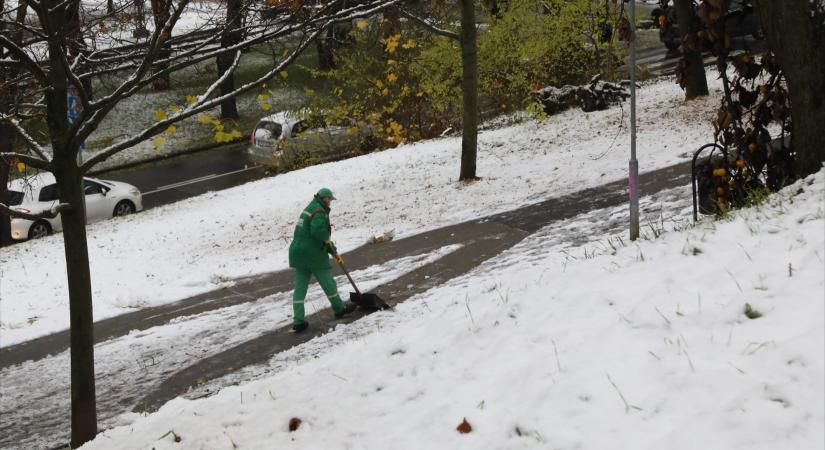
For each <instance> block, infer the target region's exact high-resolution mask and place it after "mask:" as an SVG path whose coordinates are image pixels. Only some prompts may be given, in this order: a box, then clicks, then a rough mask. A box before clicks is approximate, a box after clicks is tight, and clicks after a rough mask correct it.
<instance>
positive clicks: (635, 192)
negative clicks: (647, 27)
mask: <svg viewBox="0 0 825 450" xmlns="http://www.w3.org/2000/svg"><path fill="white" fill-rule="evenodd" d="M629 16H630V17H628V21H629V22H630V32H631V40H630V173H629V176H628V183H627V184H628V191H629V194H630V240H631V241H635V240H636V239H637V238H638V237H639V189H638V188H639V162H638V161H636V0H630V12H629Z"/></svg>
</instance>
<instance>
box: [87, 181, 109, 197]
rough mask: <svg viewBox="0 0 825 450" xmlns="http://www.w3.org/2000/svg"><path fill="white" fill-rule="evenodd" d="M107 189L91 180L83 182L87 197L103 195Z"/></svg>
mask: <svg viewBox="0 0 825 450" xmlns="http://www.w3.org/2000/svg"><path fill="white" fill-rule="evenodd" d="M105 190H106V189H105V188H104V187H103V186H101V185H100V184H99V183H95V182H94V181H91V180H83V192H84V193H85V194H86V195H94V194H102V193H103V192H105Z"/></svg>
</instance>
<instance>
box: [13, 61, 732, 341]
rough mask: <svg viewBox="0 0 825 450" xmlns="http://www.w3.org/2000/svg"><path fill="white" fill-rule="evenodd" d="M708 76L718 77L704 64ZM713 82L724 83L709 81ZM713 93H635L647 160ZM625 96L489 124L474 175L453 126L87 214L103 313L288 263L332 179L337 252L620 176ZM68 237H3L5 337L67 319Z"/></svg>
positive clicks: (683, 146)
mask: <svg viewBox="0 0 825 450" xmlns="http://www.w3.org/2000/svg"><path fill="white" fill-rule="evenodd" d="M708 78H709V79H710V80H714V79H715V77H713V76H712V74H711V75H709V77H708ZM712 89H714V90H715V91H716V92H717V93H718V90H719V89H720V87H719V83H718V82H714V83H712ZM716 98H718V97H715V96H713V95H712V96H711V97H709V98H707V99H704V100H700V101H694V102H690V103H685V102H684V101H683V93H682V91H681V90H680V89H679V87H678V86H676V85H675V84H674V83H673V81H672V79H663V80H661V81H659V82H656V83H652V84H649V85H647V86H645V87H644V88H643V89H641V90H640V91H639V100H638V117H639V128H638V144H637V145H638V155H639V160H640V166H641V170H642V171H648V170H653V169H655V168H659V167H664V166H668V165H671V164H674V163H677V162H680V161H685V160H687V154H688V153H689V152H690V151H692V150H693V149H695V148H696V147H698V146H699V145H700V144H701V143H704V142H706V141H707V140H708V139H709V137H710V136H712V127H711V125H710V118H711V117H712V111H713V110H714V109H715V107H716V100H715V99H716ZM627 116H628V114H627V105H626V104H625V105H622V106H621V107H614V108H611V109H609V110H607V111H600V112H594V113H583V112H581V111H575V110H571V111H567V112H565V113H562V114H559V115H556V116H553V117H550V118H549V119H547V120H546V121H543V122H537V121H528V122H526V123H522V124H519V125H515V126H511V127H506V128H501V129H495V130H488V131H485V132H483V133H481V134H480V138H479V156H478V174H479V176H481V177H482V179H481V180H480V181H478V182H476V183H472V184H466V185H465V184H462V183H459V182H457V181H456V179H457V176H458V169H459V167H458V165H459V155H460V151H461V150H460V149H461V142H460V139H459V138H444V139H437V140H433V141H427V142H422V143H417V144H411V145H406V146H403V147H399V148H396V149H393V150H389V151H385V152H380V153H374V154H370V155H366V156H362V157H359V158H353V159H350V160H346V161H340V162H337V163H332V164H324V165H319V166H314V167H309V168H306V169H303V170H299V171H295V172H291V173H287V174H284V175H280V176H277V177H273V178H268V179H264V180H260V181H257V182H253V183H248V184H246V185H243V186H239V187H236V188H233V189H228V190H225V191H220V192H214V193H210V194H206V195H202V196H199V197H196V198H192V199H189V200H185V201H182V202H178V203H175V204H172V205H168V206H164V207H160V208H156V209H152V210H150V211H147V212H145V213H141V214H138V215H134V216H131V217H125V218H117V219H114V220H109V221H105V222H100V223H97V224H94V225H91V226H89V228H88V240H89V251H90V258H91V273H92V285H93V293H94V299H95V304H94V308H95V318H96V319H102V318H105V317H111V316H115V315H118V314H121V313H124V312H128V311H131V310H134V309H136V308H144V307H147V306H152V305H158V304H163V303H168V302H171V301H175V300H179V299H182V298H186V297H188V296H191V295H195V294H198V293H201V292H206V291H209V290H212V289H215V288H217V287H218V286H220V284H221V283H222V282H223V280H226V279H227V278H229V279H231V278H234V277H239V276H244V275H252V274H257V273H263V272H268V271H272V270H277V269H282V268H285V267H286V265H287V258H286V248H287V246H288V244H289V241H290V239H291V237H292V231H293V227H294V221H295V219H296V218H297V214H298V212H300V210H301V209H302V208H303V207H304V206H305V204H306V203H307V202H308V201H309V200H310V199H311V198H312V195H313V193H314V192H316V191H317V190H318V189H319V188H321V187H324V186H326V187H330V188H332V189H333V191H334V192H335V194H336V196H337V197H338V198H339V200H338V201H337V202H336V203H335V204H333V213H332V221H333V224H334V226H335V231H334V238H335V240H336V242H337V243H338V244H339V245H338V247H339V248H341V249H342V250H346V249H351V248H354V247H356V246H358V245H360V244H362V243H364V242H365V241H366V240H367V238H368V237H369V236H372V235H374V234H377V233H381V232H383V231H385V230H387V229H395V232H396V236H399V237H403V236H408V235H410V234H414V233H418V232H422V231H425V230H429V229H434V228H437V227H440V226H444V225H448V224H452V223H458V222H461V221H464V220H467V219H471V218H475V217H483V216H485V215H489V214H493V213H496V212H502V211H507V210H510V209H514V208H517V207H519V206H521V205H526V204H531V203H534V202H538V201H541V200H544V199H547V198H550V197H555V196H560V195H564V194H566V193H570V192H575V191H579V190H581V189H584V188H587V187H591V186H595V185H600V184H602V183H605V182H609V181H613V180H617V179H621V178H622V177H625V176H626V173H627V159H628V148H627V147H628V145H627V140H626V138H625V136H627ZM65 273H66V272H65V260H64V256H63V242H62V236H61V235H59V234H58V235H54V236H50V237H47V238H45V239H40V240H37V241H32V242H27V243H23V244H21V245H15V246H12V247H8V248H3V249H0V345H2V346H8V345H12V344H15V343H19V342H22V341H25V340H28V339H32V338H34V337H37V336H41V335H44V334H48V333H51V332H54V331H58V330H62V329H66V328H68V299H67V294H66V291H67V289H66V276H65Z"/></svg>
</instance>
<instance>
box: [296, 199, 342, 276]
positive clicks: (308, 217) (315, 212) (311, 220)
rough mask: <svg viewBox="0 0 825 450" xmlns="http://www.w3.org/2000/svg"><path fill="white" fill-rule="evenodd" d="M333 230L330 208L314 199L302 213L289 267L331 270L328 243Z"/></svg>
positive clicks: (297, 226)
mask: <svg viewBox="0 0 825 450" xmlns="http://www.w3.org/2000/svg"><path fill="white" fill-rule="evenodd" d="M331 233H332V229H331V228H330V225H329V206H327V205H325V204H324V203H323V202H322V201H321V200H320V199H319V198H317V197H316V198H315V199H313V200H312V201H311V202H310V203H309V205H307V207H306V208H304V210H303V211H302V212H301V216H300V217H299V218H298V224H297V225H296V226H295V234H294V235H293V237H292V243H291V244H289V267H294V268H296V269H304V270H316V269H330V268H331V267H332V266H331V265H330V263H329V256H327V254H328V253H329V250H328V248H327V244H326V242H327V241H328V240H329V239H330V234H331Z"/></svg>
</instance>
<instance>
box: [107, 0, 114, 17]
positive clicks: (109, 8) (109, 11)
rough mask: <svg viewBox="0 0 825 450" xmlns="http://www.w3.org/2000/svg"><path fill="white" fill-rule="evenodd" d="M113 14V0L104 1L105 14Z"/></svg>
mask: <svg viewBox="0 0 825 450" xmlns="http://www.w3.org/2000/svg"><path fill="white" fill-rule="evenodd" d="M114 12H115V2H114V0H106V14H113V13H114Z"/></svg>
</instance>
